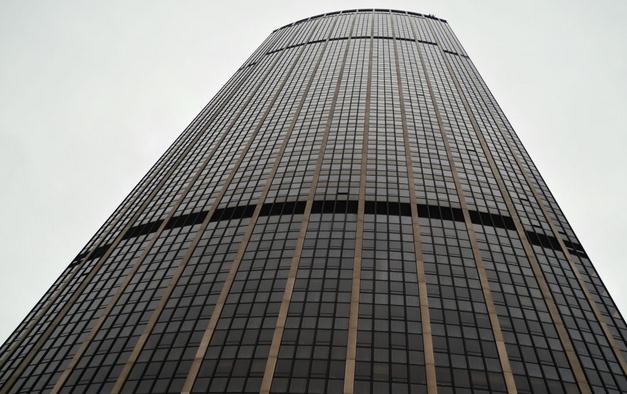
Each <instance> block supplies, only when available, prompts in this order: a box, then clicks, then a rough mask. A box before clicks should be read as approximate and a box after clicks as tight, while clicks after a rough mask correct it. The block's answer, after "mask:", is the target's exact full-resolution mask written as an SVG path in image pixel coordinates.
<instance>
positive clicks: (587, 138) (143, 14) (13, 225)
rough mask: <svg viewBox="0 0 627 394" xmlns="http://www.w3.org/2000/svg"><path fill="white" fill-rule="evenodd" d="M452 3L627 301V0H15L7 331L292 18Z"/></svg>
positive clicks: (4, 278) (462, 33)
mask: <svg viewBox="0 0 627 394" xmlns="http://www.w3.org/2000/svg"><path fill="white" fill-rule="evenodd" d="M365 7H381V8H395V9H405V10H411V11H416V12H422V13H432V14H435V15H436V16H438V17H441V18H444V19H447V20H448V21H449V23H450V24H451V26H452V28H453V30H454V31H455V32H456V34H457V35H458V37H459V38H460V40H461V42H462V44H463V45H464V47H465V48H466V50H467V52H468V53H469V55H470V57H471V59H472V60H473V61H474V62H475V64H476V65H477V67H478V69H479V71H480V73H481V75H482V76H483V78H484V79H485V80H486V82H487V83H488V86H489V87H490V89H491V90H492V92H493V94H494V95H495V96H496V98H497V100H498V102H499V103H500V104H501V106H502V107H503V109H504V110H505V113H506V114H507V116H508V117H509V119H510V121H511V122H512V124H513V125H514V128H515V129H516V131H517V132H518V134H519V136H520V137H521V139H522V140H523V142H524V143H525V146H526V147H527V149H528V150H529V152H530V154H531V156H532V157H533V159H534V160H535V162H536V164H537V165H538V167H539V168H540V171H541V173H542V174H543V176H544V177H545V179H546V181H547V183H548V185H549V188H550V189H551V190H552V191H553V193H554V194H555V196H556V198H557V201H558V202H559V203H560V205H561V207H562V209H563V210H564V211H565V213H566V217H567V218H568V219H569V220H570V222H571V224H572V226H573V227H574V229H575V232H576V233H577V235H578V236H579V238H580V239H581V242H582V243H583V245H584V247H585V248H586V250H587V252H588V254H589V255H590V256H591V258H592V261H593V263H594V264H595V266H596V268H597V269H598V271H599V273H600V275H601V277H602V279H603V280H604V281H605V283H606V285H607V287H608V288H609V291H610V293H611V294H612V296H613V297H614V300H615V301H616V302H617V304H618V305H619V307H620V308H621V310H622V312H623V314H625V312H627V288H626V287H627V286H625V284H626V280H625V278H626V277H627V264H625V255H626V253H625V245H626V244H627V209H626V207H625V204H626V203H627V184H626V183H627V182H626V181H627V175H625V170H627V158H626V156H627V155H625V148H626V147H627V132H626V130H625V128H626V126H625V125H626V124H627V119H626V115H625V113H626V112H627V108H626V106H627V44H626V43H625V40H626V39H627V23H625V20H627V1H622V0H616V1H609V0H607V1H590V2H583V1H572V0H571V1H546V0H544V1H503V0H499V1H485V0H484V1H442V0H438V1H378V2H376V1H365V0H364V1H337V0H336V1H319V0H316V1H267V0H264V1H237V0H228V1H221V2H217V1H154V0H151V1H91V2H86V1H59V0H56V1H23V0H18V1H7V0H3V1H2V2H0V185H2V186H1V187H2V190H1V192H0V246H1V247H0V342H2V341H4V340H5V339H6V337H7V336H8V335H9V334H10V333H11V331H13V329H14V328H15V327H16V326H17V324H18V323H19V322H20V321H21V320H22V319H23V318H24V316H25V315H26V313H27V312H28V311H29V310H30V309H31V308H32V307H33V306H34V304H35V303H36V302H37V300H38V299H39V298H40V297H41V296H42V295H43V294H44V292H45V291H46V290H47V289H48V287H49V286H50V285H51V284H52V283H53V281H54V280H55V279H56V278H57V276H58V275H59V274H60V273H61V271H62V270H63V268H64V267H65V266H66V265H67V264H68V263H69V262H70V261H71V260H72V258H73V257H74V256H75V255H76V254H77V253H78V251H79V250H80V249H81V247H82V246H83V245H84V244H85V243H86V242H87V241H88V240H89V238H90V237H91V236H92V235H93V234H94V233H95V231H96V230H97V229H98V227H99V226H100V225H101V224H102V223H103V222H104V221H105V219H106V218H107V217H108V216H109V215H110V213H111V212H112V211H113V210H114V209H115V207H116V206H117V205H118V204H119V203H120V202H121V201H122V199H123V198H124V196H125V195H126V194H127V193H128V192H130V190H131V188H132V187H133V186H134V185H135V184H136V183H137V182H138V181H139V179H140V178H141V177H142V175H144V173H145V172H146V171H147V170H148V168H149V167H150V166H151V165H152V164H153V163H154V162H155V161H156V160H157V159H158V157H159V156H160V155H161V154H162V153H163V152H164V151H165V149H166V148H167V147H168V146H169V144H170V143H171V142H172V141H173V140H174V138H175V137H176V136H177V135H178V134H179V133H180V132H181V131H182V130H183V129H184V128H185V127H186V126H187V124H188V123H189V122H190V121H191V120H192V118H193V117H194V116H195V115H196V114H197V112H199V111H200V109H201V108H202V107H203V106H204V105H205V104H206V103H207V102H208V101H209V99H210V98H211V97H212V96H213V95H214V94H215V93H216V91H217V90H218V89H219V88H220V87H221V86H222V85H223V84H224V83H225V82H226V80H227V79H228V78H229V77H230V76H231V74H232V73H233V72H234V71H235V70H236V69H237V67H239V65H240V64H241V63H242V62H243V61H244V60H245V59H246V58H247V57H248V56H249V55H250V54H251V53H252V51H253V50H254V49H255V48H256V47H257V46H258V45H259V44H260V43H261V41H262V40H263V39H264V38H265V37H266V36H267V35H268V34H269V33H270V32H271V31H272V30H274V29H275V28H277V27H280V26H282V25H285V24H287V23H290V22H293V21H295V20H298V19H301V18H305V17H308V16H312V15H316V14H320V13H323V12H328V11H336V10H341V9H350V8H365Z"/></svg>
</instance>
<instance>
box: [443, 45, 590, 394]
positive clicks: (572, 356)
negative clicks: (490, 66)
mask: <svg viewBox="0 0 627 394" xmlns="http://www.w3.org/2000/svg"><path fill="white" fill-rule="evenodd" d="M437 47H438V51H439V53H440V57H441V58H442V59H444V65H445V68H446V72H447V73H448V75H450V78H451V80H452V82H453V85H454V86H455V89H456V91H457V94H458V95H459V97H460V100H461V102H462V104H463V107H464V110H465V113H466V114H467V116H468V120H469V121H470V123H471V125H472V130H473V131H474V133H475V135H476V137H477V139H478V140H479V143H480V146H481V148H482V151H483V154H484V155H485V157H486V159H487V162H488V165H489V168H490V170H491V173H492V175H493V176H494V178H495V180H496V183H497V186H498V190H499V191H500V193H501V196H502V198H503V200H504V202H505V205H506V207H507V210H508V212H509V214H510V215H511V217H512V219H513V221H514V225H515V227H516V230H517V232H518V235H519V238H520V240H521V242H522V243H523V246H524V248H525V252H526V253H527V257H528V258H529V260H530V262H531V265H532V268H533V270H534V273H535V275H536V279H537V280H538V283H539V285H540V288H541V290H542V292H543V293H544V296H545V300H546V303H547V306H548V308H549V311H550V313H551V316H552V318H553V321H554V323H555V326H556V328H557V330H558V333H559V334H560V339H561V341H562V345H563V346H564V349H565V352H566V355H567V357H568V358H569V361H570V364H571V367H572V370H573V373H574V375H575V379H576V381H577V384H578V387H579V390H580V391H581V392H583V393H589V392H590V387H589V385H588V382H587V380H586V378H585V375H584V373H583V370H582V367H581V364H580V362H579V359H578V358H577V355H576V353H575V352H574V349H573V347H572V343H571V341H570V338H569V336H568V332H567V331H566V329H565V327H564V325H563V322H562V320H561V316H560V314H559V311H558V309H557V307H556V305H555V303H554V301H553V300H552V297H551V293H550V290H549V288H548V286H547V284H546V281H545V280H544V277H543V274H542V271H541V268H540V266H539V264H538V262H537V260H536V256H535V254H534V253H533V249H532V248H531V246H530V245H529V242H528V241H527V238H526V235H525V232H524V229H523V227H522V224H521V223H520V219H519V217H518V214H517V212H516V210H515V209H514V207H513V204H512V201H511V197H510V196H509V194H508V193H507V190H506V188H505V186H504V184H503V180H502V178H501V176H500V173H499V172H498V169H497V168H496V165H495V163H494V159H493V157H492V156H491V154H490V151H489V148H488V147H487V144H486V141H485V139H484V137H483V135H482V134H481V131H480V129H479V127H478V125H477V122H476V119H475V118H474V116H473V115H472V113H471V112H470V110H469V108H468V103H467V101H466V99H465V97H463V95H462V93H461V92H462V89H461V88H460V86H459V81H457V79H456V78H455V76H454V75H453V73H452V71H451V69H450V65H449V64H448V61H447V60H446V57H445V56H444V52H443V50H442V48H441V47H440V45H438V46H437ZM495 317H496V315H495Z"/></svg>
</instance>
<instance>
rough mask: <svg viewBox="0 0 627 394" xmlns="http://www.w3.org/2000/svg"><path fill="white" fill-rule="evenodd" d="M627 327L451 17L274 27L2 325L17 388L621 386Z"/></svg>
mask: <svg viewBox="0 0 627 394" xmlns="http://www.w3.org/2000/svg"><path fill="white" fill-rule="evenodd" d="M626 340H627V326H626V325H625V320H624V319H623V318H622V316H621V315H620V313H619V311H618V309H617V308H616V305H615V304H614V302H613V301H612V299H611V297H610V296H609V294H608V292H607V290H606V288H605V287H604V285H603V283H602V281H601V280H600V278H599V276H598V274H597V272H596V271H595V269H594V267H593V265H592V264H591V262H590V260H589V259H588V256H587V254H586V252H585V251H584V249H583V247H582V246H581V244H580V243H579V241H578V239H577V237H576V236H575V234H574V233H573V231H572V229H571V227H570V225H569V224H568V222H567V220H566V218H565V217H564V215H563V213H562V211H561V210H560V208H559V206H558V205H557V203H556V201H555V199H554V198H553V196H552V195H551V193H550V191H549V190H548V188H547V186H546V184H545V183H544V181H543V180H542V178H541V176H540V174H539V172H538V170H537V168H536V167H535V165H534V164H533V162H532V161H531V159H530V157H529V155H528V153H527V151H526V150H525V148H524V147H523V146H522V144H521V142H520V140H519V139H518V137H517V136H516V134H515V133H514V131H513V129H512V127H511V125H510V124H509V123H508V121H507V119H506V118H505V115H504V114H503V112H502V111H501V109H500V108H499V106H498V104H497V103H496V101H495V100H494V97H493V96H492V95H491V94H490V92H489V90H488V88H487V87H486V85H485V83H484V82H483V80H482V79H481V76H480V75H479V73H478V72H477V70H476V69H475V68H474V66H473V64H472V62H471V61H470V59H469V58H468V56H467V54H466V53H465V52H464V49H463V48H462V46H461V45H460V43H459V41H458V40H457V38H456V37H455V35H454V34H453V32H452V30H451V29H450V27H449V25H448V24H447V22H446V21H444V20H441V19H438V18H436V17H434V16H430V15H421V14H416V13H410V12H403V11H396V10H377V9H375V10H373V9H363V10H350V11H342V12H336V13H329V14H324V15H319V16H315V17H311V18H308V19H305V20H301V21H298V22H295V23H292V24H290V25H287V26H284V27H282V28H280V29H277V30H276V31H274V32H273V33H272V34H271V35H270V36H269V37H268V38H267V39H266V40H265V41H264V42H263V43H262V44H261V46H260V47H259V48H258V49H257V50H256V51H255V52H254V53H253V55H252V56H251V57H250V58H249V59H248V60H246V62H245V63H244V64H243V65H242V66H241V67H240V68H239V69H238V70H237V71H236V73H235V75H234V76H233V77H232V78H231V79H230V80H229V81H228V82H227V84H226V85H225V86H224V87H223V88H222V89H221V90H220V91H219V92H218V94H217V95H216V97H215V98H214V99H213V100H212V101H211V102H210V103H209V104H208V105H207V106H206V107H205V108H204V109H203V110H202V111H201V113H200V114H199V115H198V116H197V117H196V118H195V119H194V120H193V121H192V123H191V124H190V125H189V126H188V127H187V129H186V130H185V131H184V132H183V133H182V134H181V136H180V137H179V138H178V139H177V140H176V141H175V142H174V143H173V144H172V146H171V147H170V148H169V149H168V150H167V151H166V153H165V154H164V155H163V156H162V158H161V159H160V160H159V161H158V162H157V163H156V164H155V165H154V166H153V167H152V168H151V170H150V171H149V172H148V174H147V175H146V176H145V177H144V178H143V179H142V180H141V181H140V183H139V184H138V185H137V186H136V187H135V189H133V191H132V192H131V193H130V194H129V196H128V197H127V198H126V199H125V200H124V201H123V203H122V204H121V205H120V207H118V209H117V210H116V211H115V212H114V213H113V214H112V215H111V217H110V218H109V219H108V220H107V221H106V222H105V223H104V225H103V226H102V227H101V228H100V229H99V230H98V232H97V233H96V234H95V235H94V237H93V238H92V239H91V240H90V241H89V242H88V244H87V245H86V246H85V247H84V248H83V250H81V252H80V253H79V254H78V256H76V258H75V259H74V260H73V261H72V262H71V263H70V264H69V265H68V267H67V269H66V270H65V271H64V272H63V274H62V275H61V277H59V278H58V279H57V281H56V282H55V283H54V284H53V285H52V287H51V288H50V290H49V291H48V292H47V293H46V294H45V295H44V297H43V298H42V299H41V300H40V301H39V303H38V304H37V305H36V306H35V308H34V309H33V310H32V311H31V312H30V313H29V314H28V316H27V317H26V319H25V320H24V321H23V322H22V323H21V324H20V325H19V326H18V327H17V329H16V330H15V332H14V333H13V334H12V335H11V336H10V338H9V339H8V340H7V341H6V343H4V344H3V345H2V348H1V350H0V351H1V354H0V391H1V392H2V393H5V392H6V393H31V392H53V393H77V392H114V393H119V392H125V393H126V392H136V393H166V392H185V393H191V392H194V393H196V392H199V393H200V392H203V393H207V392H208V393H337V394H340V393H345V394H352V393H357V394H362V393H363V394H371V393H372V394H386V393H394V394H402V393H423V392H424V393H429V394H432V393H436V392H439V393H488V392H490V393H516V392H518V393H621V392H627V378H626V369H627V364H626V362H625V357H626V356H627V342H626Z"/></svg>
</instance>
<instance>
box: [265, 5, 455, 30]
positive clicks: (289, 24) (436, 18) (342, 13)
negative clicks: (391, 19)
mask: <svg viewBox="0 0 627 394" xmlns="http://www.w3.org/2000/svg"><path fill="white" fill-rule="evenodd" d="M363 12H372V13H374V12H386V13H390V14H398V15H409V16H419V17H422V18H429V19H433V20H436V21H440V22H444V23H448V22H447V21H446V20H445V19H442V18H438V17H436V16H435V15H431V14H421V13H419V12H412V11H403V10H393V9H387V8H355V9H350V10H342V11H333V12H325V13H324V14H319V15H314V16H310V17H308V18H304V19H300V20H297V21H296V22H292V23H288V24H287V25H284V26H281V27H279V28H278V29H275V30H273V31H272V32H273V33H274V32H276V31H279V30H282V29H285V28H287V27H291V26H294V25H297V24H299V23H303V22H307V21H310V20H313V19H318V18H324V17H325V16H334V15H347V14H357V13H363Z"/></svg>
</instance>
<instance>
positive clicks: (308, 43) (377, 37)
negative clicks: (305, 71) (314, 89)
mask: <svg viewBox="0 0 627 394" xmlns="http://www.w3.org/2000/svg"><path fill="white" fill-rule="evenodd" d="M349 38H350V39H351V40H370V39H374V40H398V41H409V42H419V43H421V44H427V45H438V44H437V43H435V42H432V41H425V40H418V39H413V38H405V37H391V36H353V37H334V38H329V41H341V40H348V39H349ZM326 41H327V40H326V39H324V40H312V41H307V42H300V43H298V44H292V45H288V46H285V47H283V48H277V49H273V50H271V51H268V52H266V53H265V54H264V56H265V55H271V54H273V53H277V52H281V51H284V50H286V49H293V48H298V47H302V46H303V45H310V44H321V43H323V42H326ZM443 51H444V52H446V53H448V54H450V55H456V56H461V57H465V58H468V56H467V55H464V54H461V53H457V52H454V51H451V50H448V49H443ZM257 63H259V61H258V60H257V61H255V62H252V63H248V64H247V65H245V66H243V67H241V68H247V67H252V66H254V65H256V64H257ZM241 68H240V69H241Z"/></svg>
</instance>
